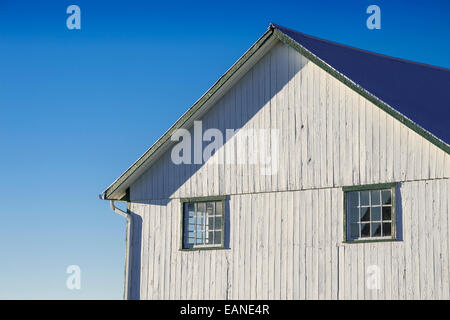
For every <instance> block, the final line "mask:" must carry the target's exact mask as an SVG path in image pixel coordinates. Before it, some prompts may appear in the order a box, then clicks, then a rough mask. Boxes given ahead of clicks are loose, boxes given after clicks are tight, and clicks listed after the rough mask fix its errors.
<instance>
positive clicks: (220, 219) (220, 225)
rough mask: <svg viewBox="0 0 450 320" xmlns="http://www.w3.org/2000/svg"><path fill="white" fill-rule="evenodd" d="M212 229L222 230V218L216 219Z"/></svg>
mask: <svg viewBox="0 0 450 320" xmlns="http://www.w3.org/2000/svg"><path fill="white" fill-rule="evenodd" d="M214 229H216V230H217V229H219V230H220V229H222V217H216V223H215V226H214Z"/></svg>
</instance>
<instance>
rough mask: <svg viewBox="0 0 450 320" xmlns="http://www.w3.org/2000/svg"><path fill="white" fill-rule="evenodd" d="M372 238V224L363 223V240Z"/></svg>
mask: <svg viewBox="0 0 450 320" xmlns="http://www.w3.org/2000/svg"><path fill="white" fill-rule="evenodd" d="M369 236H370V223H361V238H367V237H369Z"/></svg>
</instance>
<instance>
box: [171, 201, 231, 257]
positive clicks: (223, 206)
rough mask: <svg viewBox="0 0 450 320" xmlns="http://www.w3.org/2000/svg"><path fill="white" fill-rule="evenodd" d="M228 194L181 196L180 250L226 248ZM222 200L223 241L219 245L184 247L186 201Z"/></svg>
mask: <svg viewBox="0 0 450 320" xmlns="http://www.w3.org/2000/svg"><path fill="white" fill-rule="evenodd" d="M226 199H227V196H208V197H194V198H180V208H181V219H180V220H181V222H180V225H181V226H180V229H181V237H180V249H179V250H180V251H199V250H224V249H227V248H225V231H226V230H225V209H226V206H225V202H226ZM212 201H215V202H219V201H220V202H221V204H222V223H221V230H222V232H221V240H220V241H221V242H220V244H218V245H205V246H197V247H193V248H185V247H184V233H185V224H184V223H185V219H184V214H185V212H184V205H185V204H186V203H198V202H212Z"/></svg>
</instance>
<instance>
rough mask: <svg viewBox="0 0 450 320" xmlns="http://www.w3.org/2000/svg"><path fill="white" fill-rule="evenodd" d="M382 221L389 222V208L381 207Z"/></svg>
mask: <svg viewBox="0 0 450 320" xmlns="http://www.w3.org/2000/svg"><path fill="white" fill-rule="evenodd" d="M383 220H391V207H383Z"/></svg>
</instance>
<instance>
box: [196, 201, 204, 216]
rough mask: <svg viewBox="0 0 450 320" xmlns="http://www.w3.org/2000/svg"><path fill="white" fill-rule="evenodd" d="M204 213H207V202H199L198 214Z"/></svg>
mask: <svg viewBox="0 0 450 320" xmlns="http://www.w3.org/2000/svg"><path fill="white" fill-rule="evenodd" d="M200 212H201V213H204V212H206V203H205V202H198V203H197V213H200Z"/></svg>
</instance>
